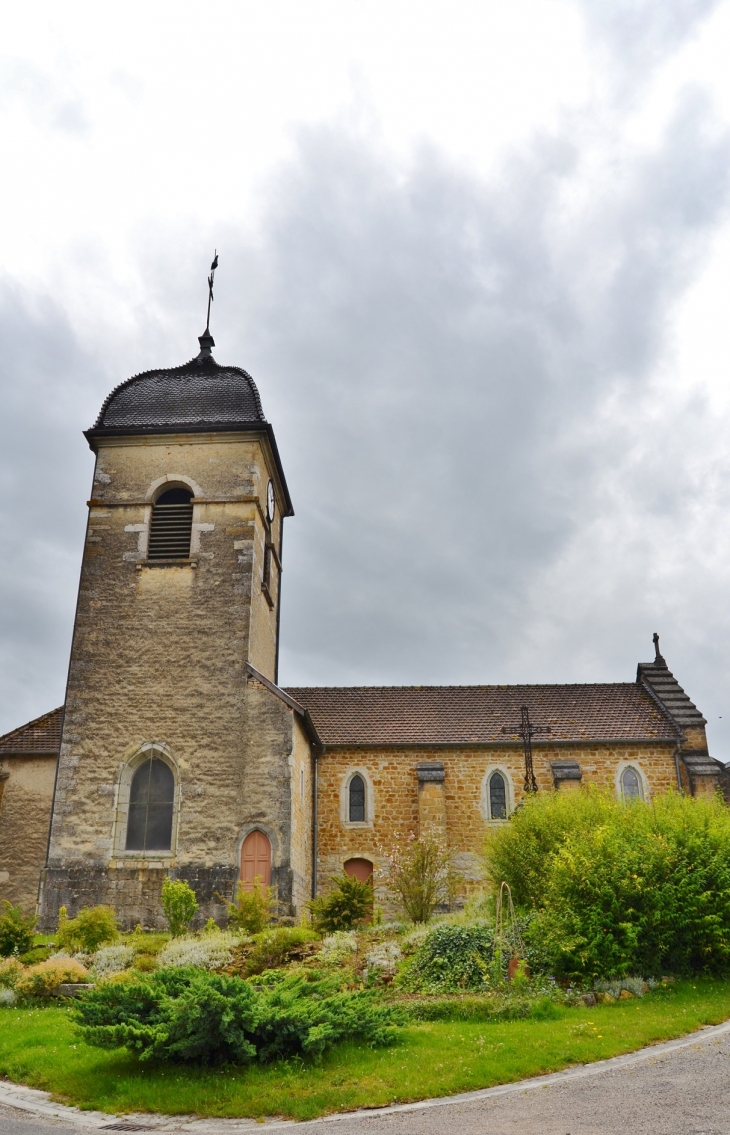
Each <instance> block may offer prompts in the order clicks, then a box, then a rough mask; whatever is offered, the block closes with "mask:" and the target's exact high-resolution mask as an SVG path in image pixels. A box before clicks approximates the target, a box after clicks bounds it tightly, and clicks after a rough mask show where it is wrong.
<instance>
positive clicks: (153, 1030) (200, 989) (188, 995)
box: [75, 969, 401, 1064]
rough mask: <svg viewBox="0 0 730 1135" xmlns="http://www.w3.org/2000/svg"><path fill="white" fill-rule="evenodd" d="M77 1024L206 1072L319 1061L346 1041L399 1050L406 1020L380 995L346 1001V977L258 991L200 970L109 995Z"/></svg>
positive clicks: (101, 995) (93, 1035)
mask: <svg viewBox="0 0 730 1135" xmlns="http://www.w3.org/2000/svg"><path fill="white" fill-rule="evenodd" d="M75 1015H76V1019H77V1021H78V1023H79V1025H80V1029H79V1032H80V1035H81V1037H82V1039H83V1040H84V1041H85V1042H86V1043H87V1044H91V1045H96V1046H98V1047H100V1048H117V1047H120V1046H126V1047H127V1048H128V1049H130V1050H131V1051H132V1052H135V1053H137V1054H138V1055H139V1057H140V1059H141V1060H149V1059H156V1060H162V1061H167V1062H194V1063H196V1064H219V1063H229V1062H230V1063H236V1064H248V1063H251V1062H252V1061H254V1060H258V1061H260V1062H265V1061H271V1060H277V1059H279V1058H281V1057H289V1056H296V1055H303V1056H310V1057H314V1058H315V1059H316V1058H319V1057H320V1056H321V1055H322V1053H323V1052H324V1051H325V1050H326V1049H327V1048H329V1047H331V1046H332V1045H333V1044H335V1043H336V1042H337V1041H340V1040H346V1039H352V1038H360V1039H362V1040H364V1041H365V1042H367V1043H369V1044H372V1045H383V1044H389V1043H391V1042H392V1040H393V1028H392V1026H393V1025H396V1024H399V1023H401V1015H400V1014H399V1013H398V1011H397V1010H395V1009H394V1008H393V1007H391V1006H385V1005H381V1004H378V1003H377V1001H376V999H375V998H374V997H373V995H372V994H371V993H369V992H367V991H359V992H357V993H342V992H339V988H338V979H337V978H336V977H335V978H319V979H313V980H307V978H306V977H304V976H303V975H301V974H299V975H289V976H287V977H285V978H284V979H283V980H281V981H278V982H276V983H275V984H273V985H271V986H270V987H267V988H265V989H264V990H262V991H258V990H256V989H254V988H253V987H252V986H251V985H250V984H249V983H248V982H246V981H243V980H241V979H240V978H238V977H227V976H225V975H223V974H211V973H204V972H201V971H200V970H190V969H189V970H182V969H177V970H158V972H157V973H155V974H152V975H150V977H148V978H146V979H144V980H139V981H136V982H132V981H125V982H123V983H121V982H120V983H118V984H117V983H107V984H104V985H101V986H99V987H97V988H96V989H94V990H92V991H91V992H89V993H88V994H87V995H86V996H85V997H84V998H83V999H82V1000H81V1001H80V1002H79V1003H78V1005H77V1006H76V1008H75Z"/></svg>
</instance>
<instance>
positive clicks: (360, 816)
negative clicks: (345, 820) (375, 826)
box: [349, 773, 365, 823]
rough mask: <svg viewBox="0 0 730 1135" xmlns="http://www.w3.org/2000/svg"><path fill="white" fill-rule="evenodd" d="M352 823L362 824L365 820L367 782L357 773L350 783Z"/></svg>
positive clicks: (350, 814)
mask: <svg viewBox="0 0 730 1135" xmlns="http://www.w3.org/2000/svg"><path fill="white" fill-rule="evenodd" d="M349 816H350V822H351V823H362V822H363V820H364V819H365V781H364V780H363V778H362V777H361V776H359V775H358V774H357V773H356V774H355V776H353V778H352V780H351V781H350V807H349Z"/></svg>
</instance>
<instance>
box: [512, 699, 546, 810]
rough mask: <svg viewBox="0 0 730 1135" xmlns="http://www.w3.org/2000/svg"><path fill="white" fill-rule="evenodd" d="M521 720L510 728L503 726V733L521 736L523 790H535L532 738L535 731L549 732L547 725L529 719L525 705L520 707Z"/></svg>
mask: <svg viewBox="0 0 730 1135" xmlns="http://www.w3.org/2000/svg"><path fill="white" fill-rule="evenodd" d="M521 713H522V720H521V722H520V724H519V725H517V726H515V728H514V729H511V728H510V727H508V726H507V725H505V726H503V728H502V732H503V733H511V734H513V735H514V734H515V733H516V734H517V736H518V737H521V738H522V745H523V748H524V750H525V792H537V781H536V780H535V770H534V768H533V764H532V738H533V737H534V736H535V734H536V733H549V732H550V726H549V725H533V724H532V722H531V721H530V711H529V709H528V708H527V706H526V705H523V706H522V708H521Z"/></svg>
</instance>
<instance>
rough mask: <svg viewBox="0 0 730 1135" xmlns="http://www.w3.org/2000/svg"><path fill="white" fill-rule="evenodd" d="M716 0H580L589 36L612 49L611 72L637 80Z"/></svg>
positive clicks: (676, 44)
mask: <svg viewBox="0 0 730 1135" xmlns="http://www.w3.org/2000/svg"><path fill="white" fill-rule="evenodd" d="M719 4H720V0H671V2H668V3H664V2H662V3H656V0H581V3H580V8H581V9H582V11H583V13H584V17H585V20H586V25H587V31H588V37H589V40H590V42H591V43H592V44H593V45H594V46H595V47H596V48H597V49H598V50H599V51H607V52H609V53H610V55H611V57H612V61H613V64H614V67H615V68H616V69H617V70H616V73H615V78H616V79H619V78H623V79H624V80H629V81H630V83H631V85H632V86H640V85H641V84H642V83H643V82H644V81H645V79H646V78H647V77H648V75H649V74H650V73H651V71H652V70H653V68H654V67H656V66H657V65H658V64H659V63H661V62H662V61H663V60H664V59H666V58H667V56H669V55H671V54H672V53H673V52H674V51H676V50H677V49H678V48H679V47H681V46H682V45H683V44H684V43H685V42H686V41H687V40H688V39H689V38H690V37H691V36H692V35H693V34H695V33H696V32H697V31H698V29H699V28H700V27H701V25H702V23H703V22H704V21H705V20H706V19H707V18H708V17H709V16H710V15H711V14H712V12H713V11H714V10H715V9H716V8H717V7H718V6H719Z"/></svg>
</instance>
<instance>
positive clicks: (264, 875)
mask: <svg viewBox="0 0 730 1135" xmlns="http://www.w3.org/2000/svg"><path fill="white" fill-rule="evenodd" d="M256 878H260V879H261V882H262V883H263V884H264V886H265V887H268V886H269V884H270V882H271V844H270V842H269V837H268V836H267V835H264V833H263V832H260V831H259V830H258V828H257V829H256V830H255V831H252V832H249V833H248V835H247V836H246V838H245V840H244V841H243V847H242V848H241V883H242V885H243V889H244V890H245V891H252V890H253V885H254V880H255V879H256Z"/></svg>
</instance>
